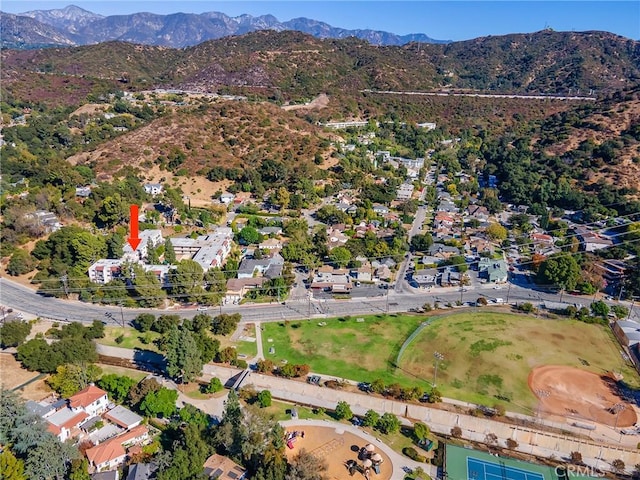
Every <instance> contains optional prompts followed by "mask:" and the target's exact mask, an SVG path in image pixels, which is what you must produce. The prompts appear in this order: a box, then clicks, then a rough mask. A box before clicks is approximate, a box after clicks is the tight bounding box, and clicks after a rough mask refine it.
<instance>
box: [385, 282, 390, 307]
mask: <svg viewBox="0 0 640 480" xmlns="http://www.w3.org/2000/svg"><path fill="white" fill-rule="evenodd" d="M390 288H391V286H389V285H387V295H386V306H385V310H386V313H387V314H388V313H389V289H390Z"/></svg>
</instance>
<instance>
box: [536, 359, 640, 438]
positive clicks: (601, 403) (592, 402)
mask: <svg viewBox="0 0 640 480" xmlns="http://www.w3.org/2000/svg"><path fill="white" fill-rule="evenodd" d="M529 388H530V389H531V391H532V392H533V394H534V395H535V396H536V397H538V401H539V402H540V407H541V408H540V410H541V411H543V412H545V413H549V414H553V415H559V416H562V417H565V418H566V417H569V418H577V419H583V420H589V421H592V422H596V423H602V424H605V425H609V426H617V427H628V426H630V425H633V424H635V423H636V421H637V415H636V412H635V410H634V409H633V407H632V406H631V405H629V404H628V403H626V402H624V401H623V400H622V399H621V398H620V397H619V396H618V395H617V394H616V392H615V384H614V381H613V379H611V378H609V377H606V376H601V375H597V374H595V373H592V372H589V371H586V370H581V369H579V368H573V367H563V366H558V365H543V366H540V367H536V368H534V369H533V370H532V371H531V373H530V374H529ZM623 407H624V408H623Z"/></svg>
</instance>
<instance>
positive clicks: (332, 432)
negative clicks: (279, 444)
mask: <svg viewBox="0 0 640 480" xmlns="http://www.w3.org/2000/svg"><path fill="white" fill-rule="evenodd" d="M302 431H304V437H303V436H302V434H301V433H302ZM295 432H299V433H298V435H297V436H294V433H295ZM289 437H290V438H289ZM285 440H293V442H292V443H291V446H292V447H293V448H287V449H286V454H287V456H288V457H293V456H295V455H296V454H297V453H299V452H300V451H301V450H302V449H305V450H307V451H308V452H310V453H312V454H313V455H315V456H316V457H318V459H322V460H324V461H325V462H326V463H327V467H328V469H327V471H326V477H327V479H328V480H344V479H345V478H346V477H347V475H345V474H347V473H348V474H349V475H351V476H353V478H354V479H358V478H360V479H368V480H374V479H375V480H389V479H390V478H391V475H392V472H393V465H392V462H391V460H390V459H389V457H388V456H387V455H386V454H385V453H384V452H383V451H381V450H380V449H377V448H375V446H374V445H372V444H371V443H369V442H368V441H367V440H365V439H364V438H362V437H360V436H358V435H356V434H354V433H351V432H349V431H345V430H343V429H342V428H340V427H337V428H336V427H329V426H327V427H317V426H307V425H305V426H304V427H302V426H297V425H296V426H289V427H288V428H287V432H286V436H285ZM367 448H368V450H367Z"/></svg>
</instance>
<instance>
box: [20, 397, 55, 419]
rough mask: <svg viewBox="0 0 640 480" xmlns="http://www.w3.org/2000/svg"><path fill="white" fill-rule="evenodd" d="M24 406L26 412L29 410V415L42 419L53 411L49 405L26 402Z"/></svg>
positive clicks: (31, 401)
mask: <svg viewBox="0 0 640 480" xmlns="http://www.w3.org/2000/svg"><path fill="white" fill-rule="evenodd" d="M24 406H25V407H27V410H29V411H30V412H31V413H33V414H35V415H38V416H39V417H44V416H45V415H47V414H48V413H50V412H51V411H53V410H55V408H54V407H53V405H51V404H42V403H38V402H34V401H33V400H28V401H27V402H26V403H25V404H24Z"/></svg>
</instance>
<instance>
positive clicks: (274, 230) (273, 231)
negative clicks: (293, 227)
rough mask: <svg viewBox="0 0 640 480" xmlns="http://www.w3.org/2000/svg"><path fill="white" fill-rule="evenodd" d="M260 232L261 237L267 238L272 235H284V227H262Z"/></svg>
mask: <svg viewBox="0 0 640 480" xmlns="http://www.w3.org/2000/svg"><path fill="white" fill-rule="evenodd" d="M258 232H260V235H263V236H265V237H268V236H270V235H282V227H262V228H261V229H259V230H258Z"/></svg>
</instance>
